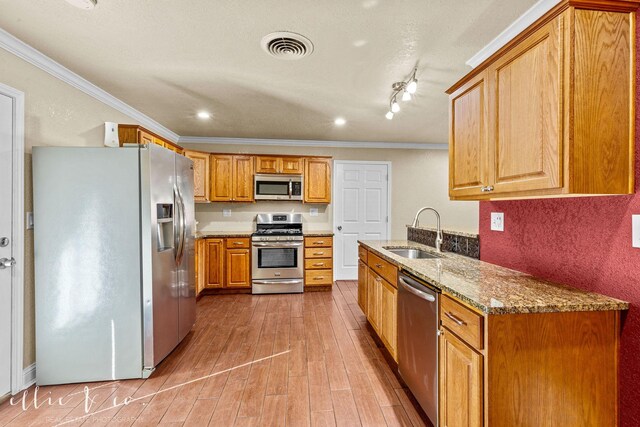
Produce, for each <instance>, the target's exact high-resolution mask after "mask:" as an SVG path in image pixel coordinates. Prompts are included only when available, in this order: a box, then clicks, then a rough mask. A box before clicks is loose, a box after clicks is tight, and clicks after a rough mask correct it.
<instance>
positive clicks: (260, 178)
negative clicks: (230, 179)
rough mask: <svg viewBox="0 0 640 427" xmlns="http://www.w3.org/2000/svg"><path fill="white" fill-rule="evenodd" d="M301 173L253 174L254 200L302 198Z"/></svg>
mask: <svg viewBox="0 0 640 427" xmlns="http://www.w3.org/2000/svg"><path fill="white" fill-rule="evenodd" d="M302 182H303V179H302V175H268V174H257V175H255V185H254V187H253V188H254V189H255V199H256V200H302Z"/></svg>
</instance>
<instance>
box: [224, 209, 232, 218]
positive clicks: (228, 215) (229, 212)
mask: <svg viewBox="0 0 640 427" xmlns="http://www.w3.org/2000/svg"><path fill="white" fill-rule="evenodd" d="M222 216H224V217H227V218H228V217H230V216H231V209H222Z"/></svg>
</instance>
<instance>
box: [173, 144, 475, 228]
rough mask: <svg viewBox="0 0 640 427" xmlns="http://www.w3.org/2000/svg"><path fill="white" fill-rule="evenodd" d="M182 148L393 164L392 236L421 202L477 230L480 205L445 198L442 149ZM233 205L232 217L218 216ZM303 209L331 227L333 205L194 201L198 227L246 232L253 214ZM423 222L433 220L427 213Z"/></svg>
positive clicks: (449, 221)
mask: <svg viewBox="0 0 640 427" xmlns="http://www.w3.org/2000/svg"><path fill="white" fill-rule="evenodd" d="M185 146H186V147H188V148H191V149H194V150H201V151H209V152H219V153H229V152H233V153H253V154H255V153H264V154H271V153H279V154H304V155H318V156H332V157H333V158H334V159H336V160H372V161H390V162H391V171H392V174H391V175H392V176H391V184H392V191H391V238H393V239H404V238H406V228H405V226H406V225H407V224H409V223H411V222H412V221H413V216H414V215H415V213H416V212H417V210H418V209H419V208H420V207H422V206H432V207H434V208H436V209H437V210H438V211H440V214H441V215H442V227H443V228H444V229H448V230H457V231H467V232H472V233H477V232H478V203H477V202H452V201H450V200H449V196H448V187H449V184H448V153H447V151H446V150H395V149H394V150H387V149H363V148H353V149H348V148H321V147H277V146H237V145H214V144H185ZM311 207H318V208H319V212H318V213H319V215H318V217H311V216H309V209H310V208H311ZM223 209H231V210H232V212H231V217H229V218H225V217H223V216H222V210H223ZM276 210H279V211H285V212H287V211H292V210H293V211H294V212H301V213H303V215H304V220H305V223H306V226H307V229H309V230H331V229H332V224H333V206H332V205H328V206H312V205H303V204H301V203H294V202H257V203H215V204H208V205H207V204H198V205H197V206H196V220H197V221H198V229H199V230H205V231H208V230H211V231H215V230H232V231H249V230H251V229H252V224H251V221H253V219H254V217H255V214H256V213H257V212H273V211H276ZM421 223H422V224H423V225H429V224H432V223H433V224H435V219H433V218H430V217H429V215H428V214H427V213H425V214H424V217H422V218H421Z"/></svg>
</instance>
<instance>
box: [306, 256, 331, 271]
mask: <svg viewBox="0 0 640 427" xmlns="http://www.w3.org/2000/svg"><path fill="white" fill-rule="evenodd" d="M327 268H333V260H332V259H331V258H311V259H306V260H304V269H305V270H319V269H327Z"/></svg>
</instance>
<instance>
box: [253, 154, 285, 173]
mask: <svg viewBox="0 0 640 427" xmlns="http://www.w3.org/2000/svg"><path fill="white" fill-rule="evenodd" d="M281 161H282V159H281V158H280V157H268V156H258V157H256V173H280V162H281Z"/></svg>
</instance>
